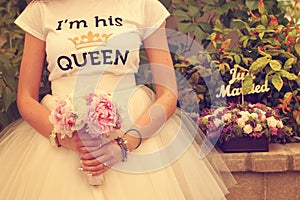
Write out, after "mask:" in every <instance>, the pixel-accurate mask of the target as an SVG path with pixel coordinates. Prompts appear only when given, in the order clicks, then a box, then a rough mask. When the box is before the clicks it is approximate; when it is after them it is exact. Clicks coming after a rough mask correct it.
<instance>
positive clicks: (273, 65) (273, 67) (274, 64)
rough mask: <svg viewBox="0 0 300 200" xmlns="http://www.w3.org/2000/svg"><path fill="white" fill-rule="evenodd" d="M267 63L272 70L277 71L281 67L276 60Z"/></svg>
mask: <svg viewBox="0 0 300 200" xmlns="http://www.w3.org/2000/svg"><path fill="white" fill-rule="evenodd" d="M269 64H270V67H271V68H272V69H273V70H274V71H279V70H281V68H282V65H281V63H280V62H279V61H278V60H270V62H269Z"/></svg>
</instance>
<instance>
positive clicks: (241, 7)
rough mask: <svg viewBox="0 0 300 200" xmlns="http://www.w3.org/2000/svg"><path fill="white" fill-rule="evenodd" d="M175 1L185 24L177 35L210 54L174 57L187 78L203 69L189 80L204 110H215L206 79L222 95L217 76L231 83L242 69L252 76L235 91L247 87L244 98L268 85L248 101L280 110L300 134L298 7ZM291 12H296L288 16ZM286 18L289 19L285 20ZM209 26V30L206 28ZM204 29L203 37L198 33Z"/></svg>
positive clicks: (254, 2) (275, 3)
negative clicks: (257, 87) (233, 71)
mask: <svg viewBox="0 0 300 200" xmlns="http://www.w3.org/2000/svg"><path fill="white" fill-rule="evenodd" d="M173 2H174V8H175V11H174V12H173V16H175V17H177V18H178V19H179V21H180V23H179V25H178V30H179V31H180V32H182V33H186V34H187V35H189V36H191V37H194V39H195V40H197V41H198V42H200V43H201V44H202V45H203V47H204V48H205V50H206V54H205V53H204V52H199V54H198V55H194V56H191V57H184V56H180V55H178V56H176V57H175V67H176V69H177V70H179V71H181V72H182V73H183V74H185V76H186V77H188V78H190V77H196V76H195V75H193V74H194V73H199V70H200V69H201V70H200V74H201V75H200V76H199V78H198V80H191V81H190V82H191V83H193V84H191V85H192V86H193V87H194V90H195V91H196V92H197V94H198V96H199V98H200V109H201V106H202V108H203V107H206V108H207V107H209V106H210V105H211V104H210V100H211V98H210V95H213V94H211V93H210V92H211V90H210V91H209V90H208V88H207V81H203V78H205V77H209V78H207V80H210V81H209V87H212V85H213V88H215V89H216V90H219V89H218V87H217V86H218V85H219V84H220V83H218V77H217V76H216V75H215V74H217V73H218V72H219V73H221V76H222V79H223V80H222V81H224V82H225V83H226V84H228V82H229V80H230V79H231V76H232V75H231V74H230V71H231V69H234V68H237V69H239V70H240V71H243V72H246V73H247V76H245V79H244V80H243V84H242V83H234V84H233V86H234V87H241V86H242V91H243V93H244V94H247V93H249V92H250V91H251V89H252V85H253V84H259V85H263V84H265V83H266V84H267V85H268V87H269V88H270V90H269V91H268V92H266V93H261V94H258V95H256V96H254V95H252V94H251V95H246V97H247V98H248V99H250V100H251V99H252V98H253V97H254V98H255V99H254V100H253V101H256V102H262V103H264V104H266V105H268V106H270V107H273V108H274V107H278V108H281V109H282V110H281V114H282V115H283V117H284V118H285V119H286V120H287V121H288V125H289V126H291V127H293V130H294V131H295V133H300V128H299V127H300V123H299V121H300V120H299V118H300V110H299V107H300V103H299V99H300V91H299V86H300V72H299V71H300V61H299V59H300V27H299V24H297V22H299V13H300V12H299V7H297V6H298V5H297V3H296V2H294V4H289V6H287V4H288V3H287V2H281V1H277V0H274V1H259V0H251V1H245V0H237V1H225V0H219V1H217V0H216V1H210V0H208V1H201V3H199V4H197V3H196V1H192V0H176V1H173ZM288 7H289V8H290V10H292V11H293V12H287V11H288V9H287V8H288ZM195 10H199V13H198V14H196V13H195ZM287 13H288V14H289V16H291V17H290V19H288V18H286V15H287ZM290 13H293V15H292V14H291V15H290ZM204 23H205V24H206V25H205V27H210V28H206V29H203V28H201V27H204V26H203V24H204ZM200 24H201V26H200ZM196 26H197V28H196ZM199 28H200V29H201V34H199V33H197V30H199ZM184 48H187V47H184ZM187 49H188V48H187ZM195 69H197V70H195ZM241 84H242V85H241ZM199 85H201V86H202V87H199ZM197 88H201V90H197ZM203 88H204V89H203ZM210 89H211V88H210ZM229 100H230V99H229ZM235 101H236V99H235ZM289 111H290V112H289Z"/></svg>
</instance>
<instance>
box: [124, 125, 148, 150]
mask: <svg viewBox="0 0 300 200" xmlns="http://www.w3.org/2000/svg"><path fill="white" fill-rule="evenodd" d="M130 131H134V132H136V133H137V134H138V135H139V137H140V141H139V143H138V145H136V147H135V148H134V149H137V148H139V146H140V145H141V144H142V141H143V136H142V134H141V132H140V131H138V130H137V129H134V128H131V129H128V130H127V131H126V132H125V133H124V135H126V134H127V133H128V132H130Z"/></svg>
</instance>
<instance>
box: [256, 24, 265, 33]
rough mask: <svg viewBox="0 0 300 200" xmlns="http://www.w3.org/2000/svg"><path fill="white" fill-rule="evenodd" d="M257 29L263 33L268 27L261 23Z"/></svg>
mask: <svg viewBox="0 0 300 200" xmlns="http://www.w3.org/2000/svg"><path fill="white" fill-rule="evenodd" d="M256 30H257V31H258V32H259V33H261V32H263V31H265V30H266V27H265V26H263V25H261V24H260V25H258V26H257V27H256Z"/></svg>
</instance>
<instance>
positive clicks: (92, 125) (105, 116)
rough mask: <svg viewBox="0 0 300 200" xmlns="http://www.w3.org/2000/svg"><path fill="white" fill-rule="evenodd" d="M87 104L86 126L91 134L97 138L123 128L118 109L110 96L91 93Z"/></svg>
mask: <svg viewBox="0 0 300 200" xmlns="http://www.w3.org/2000/svg"><path fill="white" fill-rule="evenodd" d="M87 104H88V109H87V121H86V124H87V127H88V133H89V134H91V135H92V136H94V137H96V136H99V135H102V134H109V132H112V131H114V130H115V129H120V128H121V127H120V116H119V114H118V109H117V107H116V105H114V104H113V102H112V101H111V99H110V96H109V95H107V94H99V95H98V94H95V93H91V94H90V95H89V96H88V100H87Z"/></svg>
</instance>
